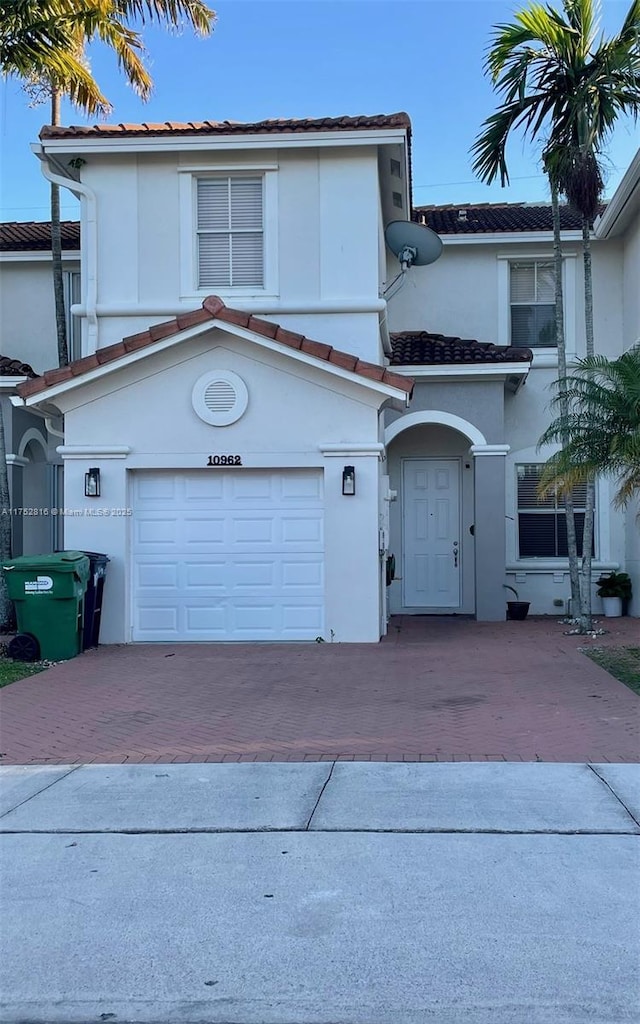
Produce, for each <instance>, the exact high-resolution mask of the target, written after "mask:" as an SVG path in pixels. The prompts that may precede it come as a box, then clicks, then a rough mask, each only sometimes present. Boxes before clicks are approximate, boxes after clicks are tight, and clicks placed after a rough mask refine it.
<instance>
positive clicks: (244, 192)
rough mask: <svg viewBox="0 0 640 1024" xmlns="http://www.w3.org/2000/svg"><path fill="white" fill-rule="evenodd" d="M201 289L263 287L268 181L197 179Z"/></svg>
mask: <svg viewBox="0 0 640 1024" xmlns="http://www.w3.org/2000/svg"><path fill="white" fill-rule="evenodd" d="M196 231H197V287H198V288H199V289H209V288H212V289H215V288H222V289H224V288H251V287H255V288H263V287H264V284H265V270H264V264H265V256H264V179H263V177H262V176H255V177H254V176H251V177H244V176H243V177H241V176H239V175H228V176H224V177H222V176H216V177H206V178H205V177H202V178H198V179H197V181H196Z"/></svg>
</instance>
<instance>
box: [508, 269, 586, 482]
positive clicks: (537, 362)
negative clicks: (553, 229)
mask: <svg viewBox="0 0 640 1024" xmlns="http://www.w3.org/2000/svg"><path fill="white" fill-rule="evenodd" d="M497 260H498V344H499V345H505V346H507V347H509V346H510V345H511V264H512V263H552V262H553V251H551V252H549V251H547V252H540V251H536V252H522V251H517V252H512V253H508V254H502V253H500V254H499V255H498V257H497ZM562 288H563V298H564V337H565V347H566V351H567V359H568V360H569V361H571V360H572V359H575V358H576V356H577V340H576V253H563V254H562ZM531 351H532V352H533V366H534V367H536V366H539V367H554V366H557V365H558V349H557V346H555V345H553V346H551V347H549V348H532V349H531ZM533 461H534V462H535V461H536V460H535V459H534V460H533Z"/></svg>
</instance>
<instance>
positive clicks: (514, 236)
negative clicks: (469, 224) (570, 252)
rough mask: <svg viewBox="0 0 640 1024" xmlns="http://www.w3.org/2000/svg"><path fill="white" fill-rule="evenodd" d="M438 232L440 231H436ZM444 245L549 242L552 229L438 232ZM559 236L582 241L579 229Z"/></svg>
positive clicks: (565, 240)
mask: <svg viewBox="0 0 640 1024" xmlns="http://www.w3.org/2000/svg"><path fill="white" fill-rule="evenodd" d="M438 234H440V232H438ZM440 238H441V239H442V241H443V244H444V245H499V244H504V245H517V244H518V243H519V242H526V243H527V244H528V243H529V242H551V243H553V231H496V232H494V233H492V234H489V233H482V232H477V233H474V234H468V235H462V234H455V235H446V234H444V233H442V234H440ZM560 238H561V240H562V241H563V242H580V241H582V232H581V231H562V232H561V233H560Z"/></svg>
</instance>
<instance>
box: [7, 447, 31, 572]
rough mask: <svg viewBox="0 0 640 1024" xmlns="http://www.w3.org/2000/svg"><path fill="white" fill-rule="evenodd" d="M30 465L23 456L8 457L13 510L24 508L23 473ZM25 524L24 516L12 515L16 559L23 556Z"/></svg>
mask: <svg viewBox="0 0 640 1024" xmlns="http://www.w3.org/2000/svg"><path fill="white" fill-rule="evenodd" d="M28 465H29V460H28V459H26V458H25V457H24V456H23V455H13V454H8V455H7V473H8V476H9V500H10V504H11V508H12V509H17V508H22V505H23V504H24V502H23V498H22V484H23V475H22V471H23V469H24V467H25V466H28ZM23 524H24V517H23V516H22V515H15V514H12V516H11V552H12V554H13V557H14V558H16V557H17V556H18V555H21V554H22V550H23V538H24V534H23Z"/></svg>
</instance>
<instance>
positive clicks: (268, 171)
mask: <svg viewBox="0 0 640 1024" xmlns="http://www.w3.org/2000/svg"><path fill="white" fill-rule="evenodd" d="M277 170H278V166H277V164H259V165H255V164H232V165H224V166H221V165H217V166H203V167H188V168H179V183H180V298H181V299H202V298H204V297H205V296H206V295H211V294H212V292H214V293H215V294H216V295H219V296H220V297H221V298H223V299H224V298H226V297H232V298H235V297H236V296H257V297H263V296H269V297H273V298H276V297H277V296H278V176H277ZM230 177H238V178H249V177H251V178H258V177H262V179H263V182H264V191H263V238H264V275H263V283H262V285H261V286H259V285H251V286H249V287H242V288H239V287H236V288H233V287H232V288H199V287H198V231H197V225H198V201H197V186H198V179H207V178H230Z"/></svg>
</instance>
